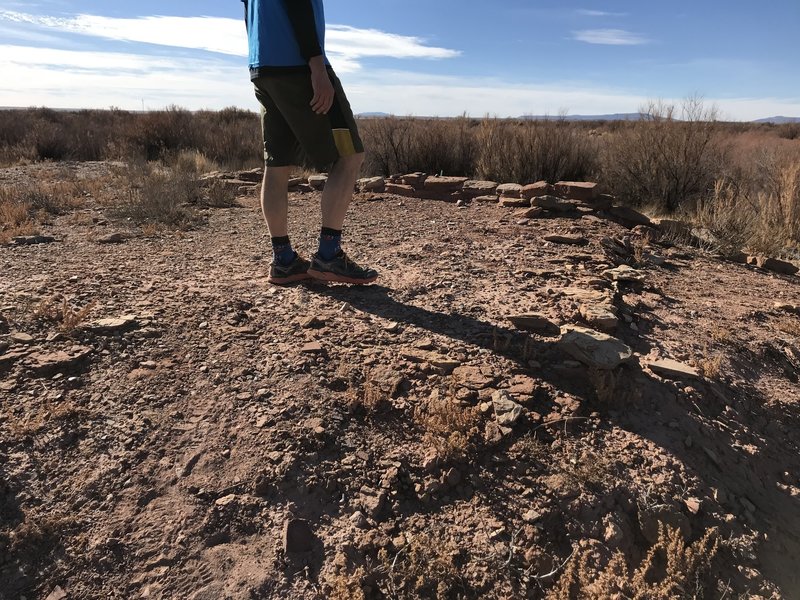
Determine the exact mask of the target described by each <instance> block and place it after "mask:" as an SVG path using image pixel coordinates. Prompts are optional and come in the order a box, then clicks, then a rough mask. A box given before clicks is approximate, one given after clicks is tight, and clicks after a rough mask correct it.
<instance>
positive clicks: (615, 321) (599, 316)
mask: <svg viewBox="0 0 800 600" xmlns="http://www.w3.org/2000/svg"><path fill="white" fill-rule="evenodd" d="M579 311H580V313H581V317H583V319H584V320H585V321H586V322H587V323H588V324H589V325H591V326H592V327H595V328H597V329H599V330H601V331H605V332H606V333H611V332H613V331H614V330H616V328H617V325H619V318H618V317H617V311H616V309H615V308H614V306H613V305H612V304H610V303H609V304H605V303H590V304H581V305H580V308H579Z"/></svg>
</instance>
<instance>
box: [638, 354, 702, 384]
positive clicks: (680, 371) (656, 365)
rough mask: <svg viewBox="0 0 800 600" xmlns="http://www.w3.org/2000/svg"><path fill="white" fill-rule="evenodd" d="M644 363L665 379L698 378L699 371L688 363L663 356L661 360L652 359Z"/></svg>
mask: <svg viewBox="0 0 800 600" xmlns="http://www.w3.org/2000/svg"><path fill="white" fill-rule="evenodd" d="M645 365H646V366H647V367H648V368H649V369H650V370H651V371H652V372H653V373H655V374H656V375H660V376H661V377H664V378H666V379H679V380H686V379H700V378H701V377H700V373H698V371H697V369H695V368H693V367H690V366H689V365H686V364H683V363H681V362H678V361H677V360H672V359H671V358H665V359H661V360H653V361H649V362H646V363H645Z"/></svg>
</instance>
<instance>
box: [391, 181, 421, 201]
mask: <svg viewBox="0 0 800 600" xmlns="http://www.w3.org/2000/svg"><path fill="white" fill-rule="evenodd" d="M385 191H386V193H387V194H394V195H395V196H405V197H406V198H416V196H417V192H416V190H415V189H414V188H413V187H411V186H410V185H404V184H399V183H387V184H386V187H385Z"/></svg>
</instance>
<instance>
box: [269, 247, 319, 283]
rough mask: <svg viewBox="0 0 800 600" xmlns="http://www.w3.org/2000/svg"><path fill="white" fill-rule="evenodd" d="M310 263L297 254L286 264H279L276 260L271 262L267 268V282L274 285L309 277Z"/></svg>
mask: <svg viewBox="0 0 800 600" xmlns="http://www.w3.org/2000/svg"><path fill="white" fill-rule="evenodd" d="M309 266H311V263H310V262H308V261H307V260H306V259H305V258H303V257H302V256H300V255H299V254H298V255H297V256H295V257H294V260H293V261H292V262H290V263H289V264H288V265H281V264H278V263H277V262H274V261H273V263H272V266H271V267H270V269H269V280H268V281H269V282H270V283H274V284H275V285H286V284H287V283H293V282H295V281H302V280H303V279H310V278H311V275H309V274H308V267H309Z"/></svg>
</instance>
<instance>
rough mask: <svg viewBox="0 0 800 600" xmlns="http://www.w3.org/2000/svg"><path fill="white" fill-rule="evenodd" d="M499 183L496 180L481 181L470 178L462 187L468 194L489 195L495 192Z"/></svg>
mask: <svg viewBox="0 0 800 600" xmlns="http://www.w3.org/2000/svg"><path fill="white" fill-rule="evenodd" d="M498 185H499V184H498V183H497V182H496V181H479V180H475V179H470V180H469V181H465V182H464V185H463V186H462V188H461V191H462V192H464V194H465V195H466V196H489V195H491V194H494V193H495V191H496V190H497V186H498Z"/></svg>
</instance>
